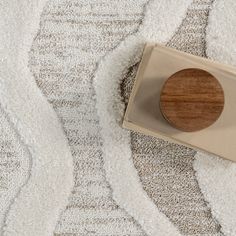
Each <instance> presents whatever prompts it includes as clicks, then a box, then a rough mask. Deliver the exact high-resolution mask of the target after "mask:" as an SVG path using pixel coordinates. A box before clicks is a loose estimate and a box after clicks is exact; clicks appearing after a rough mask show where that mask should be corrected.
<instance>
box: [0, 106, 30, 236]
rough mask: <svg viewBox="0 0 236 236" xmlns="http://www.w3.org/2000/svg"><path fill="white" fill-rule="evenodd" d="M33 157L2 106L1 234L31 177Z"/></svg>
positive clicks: (0, 113)
mask: <svg viewBox="0 0 236 236" xmlns="http://www.w3.org/2000/svg"><path fill="white" fill-rule="evenodd" d="M30 171H31V157H30V154H29V151H28V149H27V148H26V147H25V145H22V142H21V140H20V138H19V137H18V135H17V133H16V132H15V130H14V128H13V127H12V125H11V123H10V122H9V120H8V117H7V115H6V113H5V112H4V111H3V109H2V108H1V107H0V235H2V233H3V226H4V225H5V220H6V216H7V214H8V211H9V207H10V205H11V204H12V203H13V202H14V198H15V197H16V196H17V195H18V194H19V191H20V189H21V188H22V186H23V185H25V184H26V183H27V182H28V180H29V178H30Z"/></svg>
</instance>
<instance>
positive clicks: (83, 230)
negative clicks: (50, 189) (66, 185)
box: [29, 0, 146, 236]
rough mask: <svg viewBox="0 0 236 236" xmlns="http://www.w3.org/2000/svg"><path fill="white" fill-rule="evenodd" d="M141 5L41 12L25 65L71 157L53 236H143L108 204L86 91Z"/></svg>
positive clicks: (128, 1) (130, 0) (88, 4)
mask: <svg viewBox="0 0 236 236" xmlns="http://www.w3.org/2000/svg"><path fill="white" fill-rule="evenodd" d="M145 3H146V0H141V1H134V0H119V1H116V2H114V1H110V0H102V1H99V3H98V2H97V1H96V2H95V1H93V0H87V1H76V0H73V1H66V0H64V1H60V2H58V1H56V0H55V1H50V2H49V3H48V5H47V7H46V8H45V10H44V12H43V15H42V18H41V25H40V30H39V32H38V35H37V37H36V38H35V40H34V43H33V45H32V49H31V52H30V62H29V66H30V69H31V71H32V72H33V74H34V77H35V79H36V82H37V84H38V86H39V88H40V89H41V90H42V92H43V93H44V95H45V96H46V97H47V99H48V101H49V102H50V103H51V104H52V105H53V107H54V109H55V111H56V112H57V114H58V116H59V118H60V119H61V121H62V124H63V127H64V131H65V134H66V136H67V137H68V140H69V145H70V148H71V151H72V154H73V158H74V189H73V191H72V194H71V196H70V199H69V204H68V206H67V209H66V210H65V211H64V212H63V213H62V215H61V218H60V220H59V223H58V225H57V228H56V230H55V235H57V236H65V235H67V236H68V235H86V236H88V235H110V236H112V235H132V236H141V235H142V236H143V235H145V233H144V232H143V231H142V229H141V228H140V226H139V225H138V224H136V222H135V221H134V220H133V218H132V217H130V216H129V215H128V214H127V213H126V212H125V211H124V210H122V209H120V208H119V206H117V204H116V203H115V202H114V201H113V200H112V197H111V189H110V186H109V184H108V183H107V181H106V179H105V172H104V169H103V157H102V152H101V146H102V140H101V137H100V134H99V131H100V130H99V125H98V122H99V121H98V117H97V114H96V110H95V100H94V90H93V87H92V76H93V72H94V70H95V69H96V63H97V61H98V60H99V59H101V57H103V56H104V55H105V54H106V53H107V52H108V51H109V50H112V49H113V48H114V47H115V46H116V45H117V44H118V43H119V42H120V41H121V40H122V39H124V38H125V37H126V36H128V35H129V34H131V33H133V32H135V31H136V30H137V28H138V26H139V24H140V22H141V19H142V12H143V5H144V4H145ZM62 187H63V186H62Z"/></svg>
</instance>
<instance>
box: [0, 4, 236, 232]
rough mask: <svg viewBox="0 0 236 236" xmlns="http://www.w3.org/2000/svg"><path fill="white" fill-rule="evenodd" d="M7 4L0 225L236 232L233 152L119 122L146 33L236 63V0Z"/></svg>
mask: <svg viewBox="0 0 236 236" xmlns="http://www.w3.org/2000/svg"><path fill="white" fill-rule="evenodd" d="M0 5H1V8H0V12H1V19H0V29H1V34H0V59H1V60H0V105H1V106H0V108H1V110H0V111H1V112H0V130H1V134H0V143H1V145H0V224H1V225H0V226H1V228H0V229H1V231H0V235H27V236H32V235H37V236H44V235H45V236H46V235H56V236H69V235H70V236H71V235H73V236H75V235H89V236H90V235H96V236H98V235H99V236H100V235H109V236H112V235H123V236H124V235H132V236H138V235H139V236H141V235H142V236H143V235H150V236H157V235H163V236H166V235H171V236H172V235H176V236H177V235H229V236H235V235H236V218H235V217H234V216H235V214H236V200H235V199H236V198H235V194H236V185H235V180H236V167H235V164H234V163H231V162H228V161H225V160H221V159H220V158H218V157H211V156H209V155H207V154H205V153H196V152H195V151H194V150H191V149H188V148H185V147H182V146H178V145H173V144H169V143H166V142H165V141H162V140H158V139H153V138H150V137H145V136H142V135H139V134H135V133H131V134H130V133H129V132H128V131H125V130H123V129H122V128H121V127H120V122H121V119H122V116H123V113H124V109H125V103H124V101H126V100H127V97H128V95H129V91H130V89H131V87H132V81H133V78H134V75H135V71H136V69H137V63H138V62H139V60H140V56H141V51H142V48H143V46H144V43H145V42H147V41H149V42H150V41H154V42H159V43H163V44H167V45H168V46H171V47H175V48H178V49H180V50H184V51H188V52H190V53H193V54H197V55H200V56H205V57H206V56H207V57H209V58H211V59H213V60H218V61H221V62H224V63H228V64H232V65H236V50H235V44H234V42H235V39H236V31H235V25H236V16H235V10H236V3H235V2H234V1H233V0H228V1H227V2H225V1H223V0H215V1H213V0H193V1H191V0H183V1H181V2H176V1H174V0H165V1H164V0H150V1H147V0H139V1H134V0H119V1H110V0H96V1H94V0H93V1H92V0H91V1H90V0H86V1H84V0H61V1H58V0H50V1H47V2H46V1H44V0H39V1H36V0H31V1H29V0H21V1H17V0H14V1H11V2H8V1H5V0H3V1H2V2H1V3H0ZM35 81H36V83H35ZM122 96H123V98H122ZM177 176H178V178H176V177H177Z"/></svg>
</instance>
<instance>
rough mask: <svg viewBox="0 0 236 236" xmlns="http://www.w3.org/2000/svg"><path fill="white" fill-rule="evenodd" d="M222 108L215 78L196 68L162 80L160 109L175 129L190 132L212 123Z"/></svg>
mask: <svg viewBox="0 0 236 236" xmlns="http://www.w3.org/2000/svg"><path fill="white" fill-rule="evenodd" d="M223 108H224V91H223V89H222V87H221V85H220V83H219V82H218V80H217V79H216V78H215V77H214V76H213V75H211V74H210V73H208V72H207V71H204V70H200V69H185V70H181V71H179V72H177V73H175V74H174V75H172V76H171V77H170V78H168V79H167V81H166V82H165V84H164V86H163V88H162V91H161V97H160V109H161V112H162V114H163V116H164V117H165V119H166V120H167V121H168V122H169V123H170V124H171V125H172V126H173V127H175V128H177V129H179V130H182V131H185V132H192V131H197V130H201V129H204V128H206V127H208V126H210V125H211V124H213V123H214V122H215V121H216V120H217V119H218V118H219V116H220V114H221V113H222V111H223Z"/></svg>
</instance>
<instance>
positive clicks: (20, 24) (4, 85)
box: [0, 0, 73, 236]
mask: <svg viewBox="0 0 236 236" xmlns="http://www.w3.org/2000/svg"><path fill="white" fill-rule="evenodd" d="M45 2H46V1H45V0H41V1H36V0H33V1H32V0H31V1H29V0H22V1H17V0H14V1H11V2H6V1H5V2H3V3H2V4H1V10H0V11H1V19H0V26H1V27H0V28H1V37H0V53H1V59H2V60H1V62H0V71H1V72H0V78H1V81H0V83H1V88H0V101H1V105H2V106H3V108H4V110H5V111H6V113H7V114H8V115H9V119H10V120H11V122H12V123H13V125H14V128H15V130H16V131H17V132H18V133H19V135H20V137H21V138H22V140H23V142H24V143H25V145H26V146H27V148H28V149H29V151H30V154H31V155H32V159H33V160H32V172H31V178H30V179H29V181H28V183H27V185H25V186H24V187H23V188H22V189H21V191H20V194H19V196H18V197H17V198H16V199H15V201H14V202H13V204H12V205H11V207H10V209H9V212H8V215H7V218H6V225H5V227H4V232H3V235H11V236H14V235H21V236H24V235H25V236H29V235H38V236H44V235H45V236H46V235H50V234H52V232H53V230H54V228H55V225H56V222H57V219H58V217H59V214H60V212H61V210H62V209H63V208H64V207H65V206H66V203H67V198H68V196H69V194H70V191H71V188H72V184H73V181H72V180H73V176H72V170H73V166H72V157H71V153H70V150H69V147H68V145H67V141H66V139H65V136H64V133H63V131H62V129H61V126H60V123H59V122H58V119H57V117H56V115H55V113H54V111H53V109H52V108H51V107H50V105H49V104H48V102H47V101H46V99H45V98H44V97H43V96H42V94H41V92H40V91H39V89H38V88H37V86H36V83H35V82H34V79H33V78H32V75H31V73H30V71H29V69H28V67H27V65H28V51H29V50H30V47H31V44H32V41H33V37H34V36H35V33H36V30H37V28H38V25H39V18H40V13H41V11H42V9H43V6H44V4H45ZM62 185H63V186H64V188H63V189H61V188H60V186H62Z"/></svg>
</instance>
